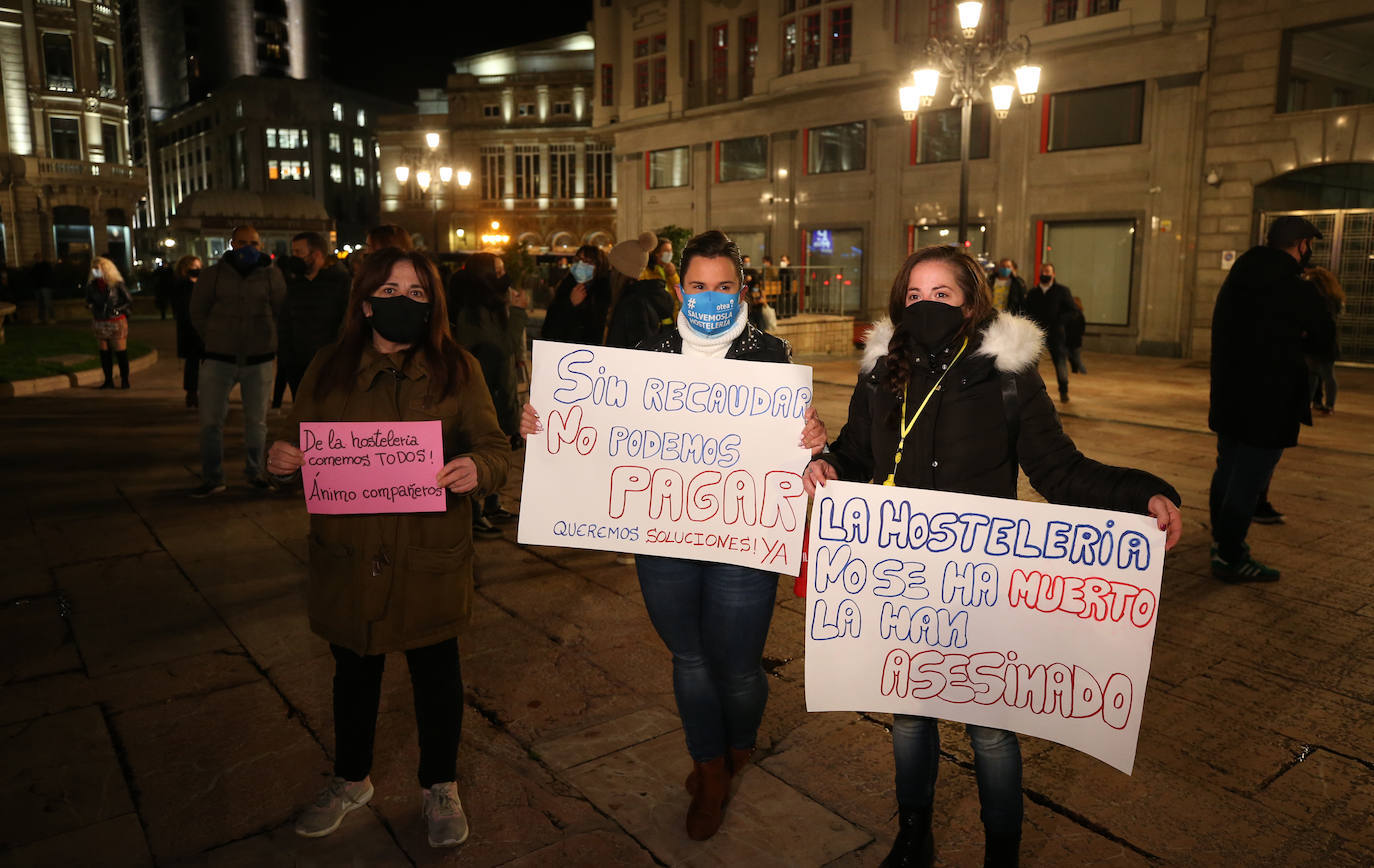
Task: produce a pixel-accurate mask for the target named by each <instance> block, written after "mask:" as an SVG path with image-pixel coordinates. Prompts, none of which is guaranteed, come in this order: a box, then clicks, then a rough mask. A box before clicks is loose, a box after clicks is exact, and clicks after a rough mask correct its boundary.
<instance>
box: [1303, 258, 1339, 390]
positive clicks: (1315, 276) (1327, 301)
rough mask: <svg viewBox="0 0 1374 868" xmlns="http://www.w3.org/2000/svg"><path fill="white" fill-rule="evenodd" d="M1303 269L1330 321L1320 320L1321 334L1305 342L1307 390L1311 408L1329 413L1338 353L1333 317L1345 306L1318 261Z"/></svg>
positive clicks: (1335, 284) (1333, 279)
mask: <svg viewBox="0 0 1374 868" xmlns="http://www.w3.org/2000/svg"><path fill="white" fill-rule="evenodd" d="M1306 273H1307V278H1308V280H1310V281H1312V285H1313V286H1314V287H1316V289H1317V295H1318V296H1319V297H1320V298H1321V301H1322V306H1323V307H1324V308H1325V310H1326V312H1327V314H1328V316H1330V322H1329V323H1326V324H1324V328H1323V331H1322V334H1320V335H1314V336H1312V337H1311V338H1310V339H1309V340H1308V341H1307V342H1306V347H1305V351H1306V355H1307V370H1308V384H1309V387H1310V388H1309V390H1308V391H1309V395H1310V400H1311V401H1312V409H1314V410H1316V411H1318V412H1320V413H1321V414H1322V415H1324V416H1330V415H1331V414H1332V413H1334V412H1335V411H1336V360H1337V359H1339V358H1340V357H1341V350H1340V341H1339V340H1338V335H1339V332H1338V331H1337V329H1336V320H1338V319H1339V318H1340V316H1341V312H1342V311H1343V310H1345V290H1343V289H1341V284H1340V281H1338V280H1337V279H1336V275H1334V274H1332V273H1331V272H1330V271H1327V270H1326V269H1325V268H1322V267H1321V266H1320V265H1314V266H1312V267H1311V268H1308V269H1307V272H1306ZM1328 338H1329V339H1328Z"/></svg>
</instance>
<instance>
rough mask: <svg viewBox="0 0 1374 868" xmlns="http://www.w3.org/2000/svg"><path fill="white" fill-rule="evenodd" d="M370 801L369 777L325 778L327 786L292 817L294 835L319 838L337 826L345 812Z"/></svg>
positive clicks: (370, 784) (370, 785)
mask: <svg viewBox="0 0 1374 868" xmlns="http://www.w3.org/2000/svg"><path fill="white" fill-rule="evenodd" d="M370 801H372V779H371V778H363V779H362V780H361V781H357V782H352V781H346V780H344V779H343V778H341V777H337V776H336V777H334V778H332V779H331V780H330V781H329V786H327V787H325V788H324V791H323V792H321V793H320V795H319V798H317V799H315V803H314V804H312V805H311V806H310V807H308V808H306V809H305V810H304V811H301V815H300V817H298V818H297V819H296V834H297V835H303V836H304V837H306V838H323V837H324V836H325V835H328V834H329V833H330V832H333V831H334V830H335V829H337V828H339V824H340V823H342V822H343V818H344V815H345V814H347V813H348V812H349V811H352V810H354V809H355V808H361V807H362V806H363V805H366V804H367V803H368V802H370Z"/></svg>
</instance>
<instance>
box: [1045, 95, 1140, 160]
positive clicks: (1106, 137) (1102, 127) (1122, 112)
mask: <svg viewBox="0 0 1374 868" xmlns="http://www.w3.org/2000/svg"><path fill="white" fill-rule="evenodd" d="M1144 109H1145V83H1144V82H1143V81H1137V82H1133V83H1131V84H1114V85H1109V86H1107V87H1094V88H1089V89H1087V90H1073V91H1066V92H1064V93H1055V94H1051V95H1050V106H1049V124H1050V128H1049V131H1048V135H1047V139H1046V150H1050V151H1071V150H1076V149H1078V148H1106V147H1111V146H1114V145H1135V144H1139V143H1140V131H1141V123H1142V119H1143V116H1144Z"/></svg>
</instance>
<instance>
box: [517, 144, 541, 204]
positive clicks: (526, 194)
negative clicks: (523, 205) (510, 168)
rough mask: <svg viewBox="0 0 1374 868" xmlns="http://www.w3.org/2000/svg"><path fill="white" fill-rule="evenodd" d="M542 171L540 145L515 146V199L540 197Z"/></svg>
mask: <svg viewBox="0 0 1374 868" xmlns="http://www.w3.org/2000/svg"><path fill="white" fill-rule="evenodd" d="M541 170H542V167H541V166H540V161H539V146H538V145H516V146H515V198H517V199H536V198H538V197H539V185H540V175H541V174H542V171H541Z"/></svg>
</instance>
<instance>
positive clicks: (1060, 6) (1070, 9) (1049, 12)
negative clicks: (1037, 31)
mask: <svg viewBox="0 0 1374 868" xmlns="http://www.w3.org/2000/svg"><path fill="white" fill-rule="evenodd" d="M1077 16H1078V0H1045V23H1046V24H1059V23H1061V22H1063V21H1072V20H1073V19H1074V18H1076V17H1077Z"/></svg>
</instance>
